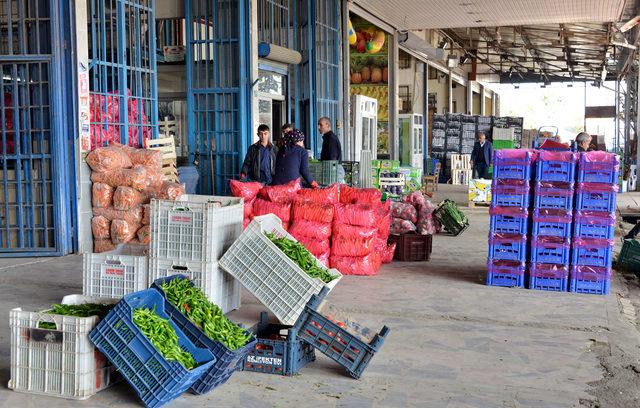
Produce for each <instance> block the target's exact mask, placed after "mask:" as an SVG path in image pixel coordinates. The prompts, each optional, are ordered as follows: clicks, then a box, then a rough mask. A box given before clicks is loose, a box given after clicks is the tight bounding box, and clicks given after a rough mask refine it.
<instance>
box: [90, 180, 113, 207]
mask: <svg viewBox="0 0 640 408" xmlns="http://www.w3.org/2000/svg"><path fill="white" fill-rule="evenodd" d="M112 199H113V187H111V186H110V185H108V184H105V183H93V185H92V186H91V201H92V202H93V206H94V207H97V208H104V207H109V206H110V205H111V200H112Z"/></svg>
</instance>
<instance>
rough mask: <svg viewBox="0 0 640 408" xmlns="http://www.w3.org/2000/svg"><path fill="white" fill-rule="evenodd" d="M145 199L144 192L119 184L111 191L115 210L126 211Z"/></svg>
mask: <svg viewBox="0 0 640 408" xmlns="http://www.w3.org/2000/svg"><path fill="white" fill-rule="evenodd" d="M147 201H148V199H147V196H146V195H145V194H144V193H141V192H139V191H138V190H135V189H133V188H131V187H123V186H120V187H118V188H116V192H115V193H113V208H115V209H116V210H122V211H127V210H130V209H132V208H133V207H136V206H138V205H140V204H142V203H144V202H147Z"/></svg>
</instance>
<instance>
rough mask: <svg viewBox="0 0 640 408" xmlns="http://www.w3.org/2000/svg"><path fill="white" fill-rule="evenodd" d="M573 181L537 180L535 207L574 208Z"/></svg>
mask: <svg viewBox="0 0 640 408" xmlns="http://www.w3.org/2000/svg"><path fill="white" fill-rule="evenodd" d="M573 196H574V189H573V183H563V182H550V181H549V182H540V181H538V182H536V185H535V193H534V208H540V209H542V208H546V209H558V210H571V209H573Z"/></svg>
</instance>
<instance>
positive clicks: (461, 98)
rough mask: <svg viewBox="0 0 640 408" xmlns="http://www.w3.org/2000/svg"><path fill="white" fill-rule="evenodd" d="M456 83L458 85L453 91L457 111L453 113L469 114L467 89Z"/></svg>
mask: <svg viewBox="0 0 640 408" xmlns="http://www.w3.org/2000/svg"><path fill="white" fill-rule="evenodd" d="M454 83H455V84H456V87H455V88H453V89H452V90H451V91H452V95H453V101H454V102H455V105H456V109H455V112H453V113H467V87H466V86H462V85H460V84H459V83H456V82H454Z"/></svg>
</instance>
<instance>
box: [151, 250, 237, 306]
mask: <svg viewBox="0 0 640 408" xmlns="http://www.w3.org/2000/svg"><path fill="white" fill-rule="evenodd" d="M177 274H182V275H186V276H188V277H189V278H190V279H191V280H192V281H193V284H194V285H195V286H197V287H199V288H200V289H202V291H203V292H204V293H205V294H206V295H207V298H208V299H209V300H210V301H212V302H213V303H215V304H216V305H218V306H219V307H220V308H221V309H222V312H223V313H228V312H230V311H232V310H235V309H238V308H239V307H240V283H239V282H238V281H237V280H236V279H234V278H233V276H231V275H229V274H228V273H227V272H225V271H223V270H222V269H220V268H219V266H218V263H217V262H190V261H177V260H176V261H174V260H171V259H159V258H151V259H150V260H149V284H151V283H153V281H155V280H156V279H158V278H166V277H167V276H171V275H177Z"/></svg>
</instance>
